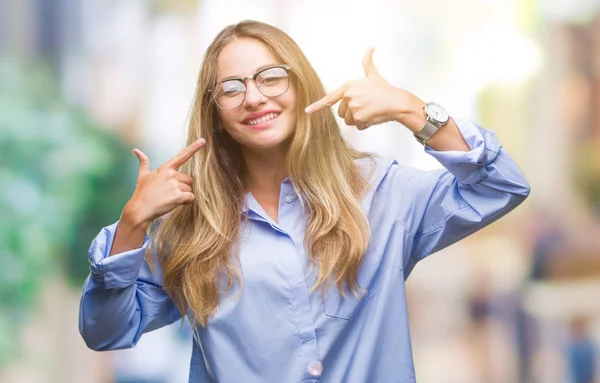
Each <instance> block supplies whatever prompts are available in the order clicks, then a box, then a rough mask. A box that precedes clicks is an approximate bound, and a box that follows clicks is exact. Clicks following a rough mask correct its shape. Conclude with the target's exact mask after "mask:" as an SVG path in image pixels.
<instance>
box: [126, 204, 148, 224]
mask: <svg viewBox="0 0 600 383" xmlns="http://www.w3.org/2000/svg"><path fill="white" fill-rule="evenodd" d="M150 221H151V220H149V219H148V218H146V217H144V215H143V214H141V212H140V211H139V209H136V208H135V205H133V204H132V203H131V202H128V203H127V204H126V205H125V207H124V208H123V212H122V213H121V218H120V222H122V223H123V224H124V225H125V226H128V227H131V228H132V229H142V230H146V228H147V227H148V225H150Z"/></svg>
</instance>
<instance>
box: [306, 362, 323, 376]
mask: <svg viewBox="0 0 600 383" xmlns="http://www.w3.org/2000/svg"><path fill="white" fill-rule="evenodd" d="M307 370H308V373H309V374H311V375H312V376H319V375H321V373H322V372H323V364H322V363H321V362H319V361H318V360H313V361H311V362H310V363H308V367H307Z"/></svg>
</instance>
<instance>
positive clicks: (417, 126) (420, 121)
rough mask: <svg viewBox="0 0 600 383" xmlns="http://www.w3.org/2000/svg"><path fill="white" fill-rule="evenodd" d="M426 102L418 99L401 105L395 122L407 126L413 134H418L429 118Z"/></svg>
mask: <svg viewBox="0 0 600 383" xmlns="http://www.w3.org/2000/svg"><path fill="white" fill-rule="evenodd" d="M425 104H426V103H425V102H424V101H422V100H420V99H419V98H417V97H414V99H412V100H410V102H407V103H402V102H400V103H399V108H398V109H397V110H396V112H395V117H394V120H395V121H396V122H399V123H400V124H402V125H404V126H406V127H407V128H408V129H409V130H410V131H411V132H413V133H418V132H419V131H420V130H421V129H422V128H423V126H424V125H425V123H426V122H427V118H426V116H425V111H424V110H423V108H424V107H425Z"/></svg>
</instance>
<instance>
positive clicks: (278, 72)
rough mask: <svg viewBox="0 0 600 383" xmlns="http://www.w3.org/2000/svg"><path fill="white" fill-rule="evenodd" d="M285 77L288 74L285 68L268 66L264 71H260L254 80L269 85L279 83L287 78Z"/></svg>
mask: <svg viewBox="0 0 600 383" xmlns="http://www.w3.org/2000/svg"><path fill="white" fill-rule="evenodd" d="M287 77H288V74H287V72H286V71H285V69H283V68H269V69H266V70H265V71H263V72H261V73H260V74H259V75H258V77H257V79H256V80H257V81H258V83H260V84H261V85H266V86H270V85H277V84H279V83H281V81H283V80H285V79H287Z"/></svg>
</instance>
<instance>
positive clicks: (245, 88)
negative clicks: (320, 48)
mask: <svg viewBox="0 0 600 383" xmlns="http://www.w3.org/2000/svg"><path fill="white" fill-rule="evenodd" d="M273 68H283V69H285V71H286V72H287V74H288V84H287V88H285V90H284V91H283V92H281V93H279V94H278V95H277V96H267V95H266V94H264V93H263V92H262V90H261V89H260V88H261V87H260V86H258V85H257V84H256V78H257V77H258V76H259V75H260V74H261V73H263V72H264V71H267V70H269V69H273ZM291 70H292V67H291V66H289V65H287V64H275V65H269V66H268V67H266V68H262V69H261V70H259V71H258V72H256V73H254V74H253V75H252V76H246V77H234V78H228V79H227V80H223V81H221V82H220V83H219V84H222V83H224V82H227V81H240V82H241V83H242V84H244V98H243V99H242V102H240V104H239V105H238V106H234V107H233V108H223V107H222V106H221V105H219V103H218V102H217V92H215V91H214V89H209V90H208V91H209V92H210V93H211V94H212V95H213V97H212V98H213V101H214V102H215V104H216V105H217V107H218V108H219V109H221V110H232V109H235V108H239V107H240V105H242V104H243V103H244V101H246V95H247V94H248V87H247V86H246V80H252V81H254V85H256V89H258V91H259V92H260V94H262V95H263V96H265V97H269V98H270V97H279V96H281V95H282V94H284V93H285V92H287V91H288V89H290V80H289V74H290V72H291Z"/></svg>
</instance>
